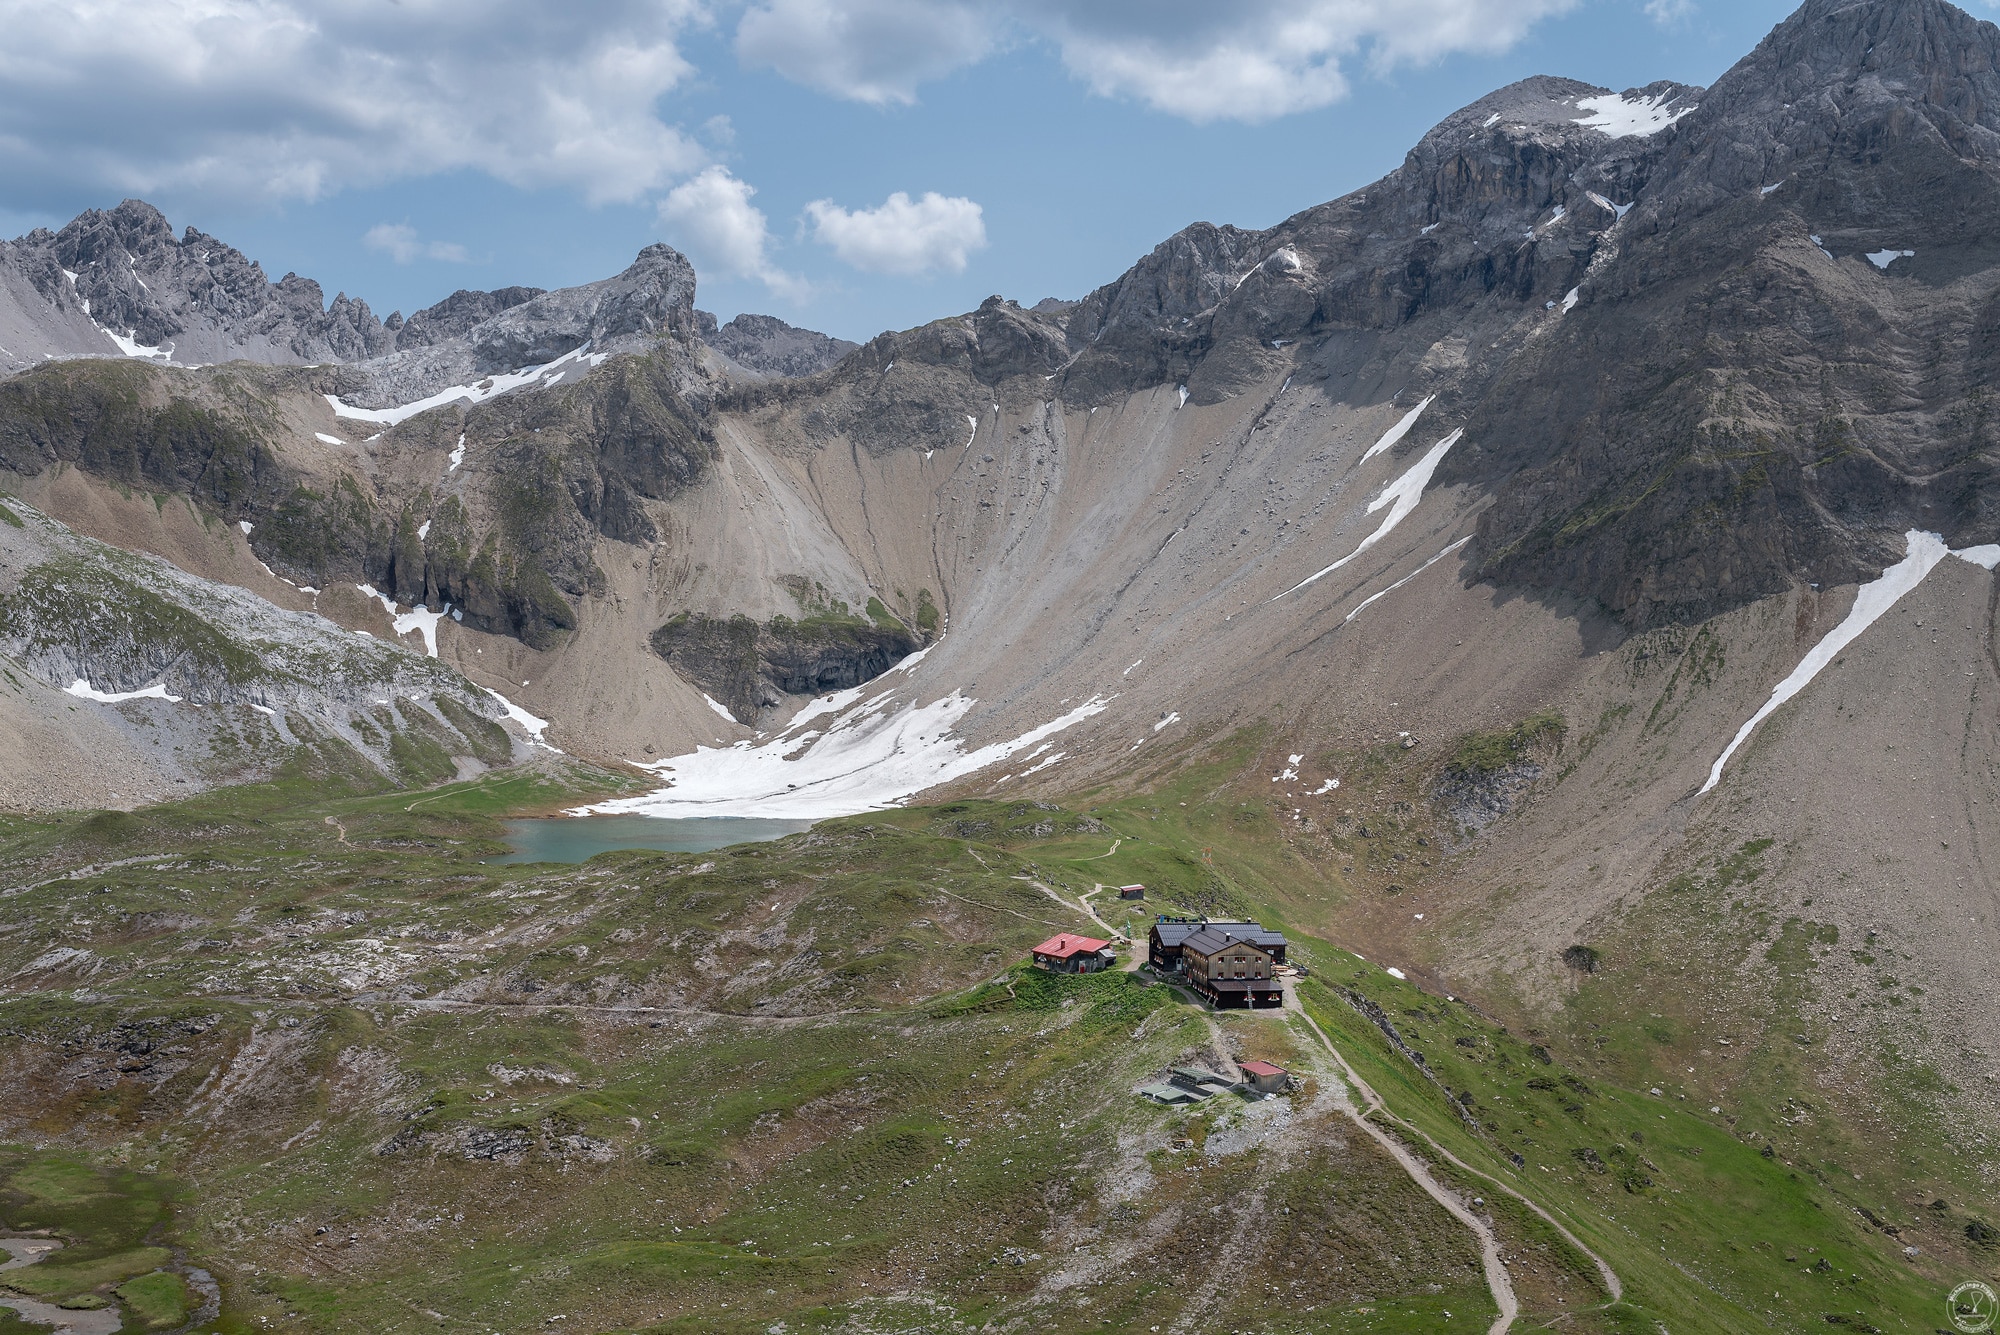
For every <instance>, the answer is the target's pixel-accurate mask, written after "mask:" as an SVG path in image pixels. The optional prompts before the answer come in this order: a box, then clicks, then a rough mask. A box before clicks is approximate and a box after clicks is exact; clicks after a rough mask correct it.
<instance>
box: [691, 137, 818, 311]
mask: <svg viewBox="0 0 2000 1335" xmlns="http://www.w3.org/2000/svg"><path fill="white" fill-rule="evenodd" d="M756 193H757V188H756V187H755V186H753V185H751V184H750V183H749V182H748V181H742V180H738V179H737V178H736V177H735V176H733V175H731V174H730V171H729V169H728V168H727V167H709V168H707V169H706V170H704V171H703V172H702V173H701V174H700V175H698V176H695V177H693V178H692V179H690V180H687V181H683V182H682V183H681V184H679V185H677V186H675V187H674V188H673V189H672V190H670V191H668V192H667V197H666V198H665V199H663V200H661V201H660V210H659V212H660V225H661V227H662V228H664V229H665V231H666V234H667V239H668V240H669V241H671V242H673V243H674V244H675V245H677V246H679V247H680V248H681V249H682V250H684V251H686V252H687V253H688V254H689V255H690V256H692V257H693V258H694V262H695V267H696V269H697V270H701V269H707V270H709V271H710V272H712V273H723V274H728V275H730V276H732V277H736V278H755V279H758V280H759V281H761V282H762V283H764V284H765V285H766V286H767V287H769V288H770V289H771V290H772V291H774V292H777V293H779V294H781V295H784V296H789V297H794V298H796V297H801V296H803V295H804V294H805V290H806V285H805V283H804V282H803V281H802V280H801V279H799V278H798V277H796V276H795V275H792V274H788V273H786V272H784V271H783V270H782V269H779V268H778V267H777V266H776V265H775V264H773V263H772V262H771V258H770V253H769V252H770V247H771V229H770V225H769V222H768V220H767V219H766V218H765V217H764V211H763V210H762V209H760V208H758V207H757V206H756V205H754V204H752V203H751V202H750V196H752V195H754V194H756Z"/></svg>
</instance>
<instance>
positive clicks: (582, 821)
mask: <svg viewBox="0 0 2000 1335" xmlns="http://www.w3.org/2000/svg"><path fill="white" fill-rule="evenodd" d="M811 828H812V822H811V821H809V820H761V819H758V818H755V817H749V816H693V817H687V818H684V819H675V818H669V817H665V816H555V817H549V818H545V819H538V820H510V821H508V822H507V842H508V843H509V844H512V845H513V847H514V851H513V852H512V853H509V854H508V855H507V856H506V857H504V858H494V859H492V861H494V862H582V861H583V860H584V859H586V858H592V857H596V856H597V855H598V854H599V853H611V852H615V851H617V850H618V849H621V848H650V849H654V850H656V851H658V852H662V853H706V852H708V851H709V850H710V849H712V848H727V847H728V846H729V845H731V844H749V843H760V842H762V841H764V840H767V839H782V838H784V837H785V836H786V835H788V834H797V833H799V831H801V830H809V829H811Z"/></svg>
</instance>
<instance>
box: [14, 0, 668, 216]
mask: <svg viewBox="0 0 2000 1335" xmlns="http://www.w3.org/2000/svg"><path fill="white" fill-rule="evenodd" d="M703 12H704V11H703V9H702V5H701V0H597V3H594V4H593V5H592V6H591V7H590V12H589V21H588V22H583V21H580V20H579V18H578V15H577V13H576V11H574V10H572V9H570V8H568V7H566V6H559V5H548V4H543V3H540V2H539V0H429V2H428V3H422V4H380V3H373V2H371V0H324V2H309V0H0V32H5V33H6V34H7V38H6V41H5V42H0V179H4V180H6V181H7V182H8V186H9V193H10V194H11V195H12V196H13V197H14V198H13V200H12V202H14V203H15V204H16V205H26V204H29V203H33V202H38V201H39V199H41V198H52V197H54V196H56V195H59V194H61V193H62V192H64V191H66V190H74V189H76V188H78V187H83V188H86V189H89V190H92V191H96V192H101V193H107V194H113V195H115V194H118V193H123V194H137V195H150V194H157V193H161V192H171V193H179V194H182V195H187V194H199V195H202V196H205V197H208V198H211V199H213V198H231V199H245V200H257V199H265V200H272V199H287V198H297V199H307V200H310V199H315V198H318V197H320V196H323V195H326V194H328V193H330V192H333V191H335V190H339V189H341V188H343V187H347V186H365V185H373V184H379V183H382V182H386V181H392V180H397V179H401V178H406V177H411V176H419V175H428V174H431V173H436V172H442V171H451V170H463V169H468V168H469V169H473V170H478V171H483V172H487V173H490V174H491V175H493V176H495V177H497V178H499V179H500V180H502V181H506V182H508V183H510V184H514V185H519V186H526V187H545V186H559V187H568V188H572V189H577V190H580V191H581V192H582V193H583V194H585V195H586V196H587V197H589V198H590V199H591V200H593V201H600V202H603V201H616V200H630V199H636V198H640V197H643V196H645V195H647V194H649V193H652V192H654V191H657V190H658V189H661V188H663V187H664V186H666V185H667V184H669V183H671V182H672V181H674V180H676V179H679V178H680V177H682V176H685V175H686V174H687V173H688V172H689V171H691V170H694V169H695V168H696V167H698V166H699V165H701V163H702V162H703V161H704V160H705V158H704V155H703V153H702V152H701V150H700V149H699V148H698V147H697V146H696V145H695V144H694V143H693V142H692V141H690V140H689V139H688V138H687V137H686V136H685V135H683V134H681V133H680V132H679V131H677V130H675V129H673V128H672V127H670V126H668V125H666V124H665V123H663V122H662V121H661V120H660V119H659V116H658V114H657V110H656V106H655V103H656V102H657V100H658V99H659V98H660V97H661V96H662V95H663V94H665V93H667V92H669V91H670V90H672V89H673V88H675V87H676V86H678V85H679V84H681V83H682V82H683V81H684V80H685V79H686V78H687V77H688V76H689V75H690V74H691V73H692V67H691V66H690V65H689V64H688V62H687V61H686V60H685V59H684V58H683V56H682V55H681V52H680V49H679V47H678V46H677V45H676V40H677V38H678V36H679V35H680V34H681V33H682V32H683V31H684V30H685V29H686V28H688V27H689V26H690V25H692V24H695V23H699V22H702V21H703Z"/></svg>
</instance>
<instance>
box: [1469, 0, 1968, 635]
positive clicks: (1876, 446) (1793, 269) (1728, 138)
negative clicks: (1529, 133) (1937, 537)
mask: <svg viewBox="0 0 2000 1335" xmlns="http://www.w3.org/2000/svg"><path fill="white" fill-rule="evenodd" d="M1996 63H2000V29H1996V28H1995V27H1994V26H1993V25H1991V24H1987V23H1981V22H1979V21H1977V20H1975V19H1972V18H1970V17H1969V16H1968V15H1966V14H1964V13H1962V12H1960V11H1958V10H1956V9H1953V8H1952V7H1950V6H1948V5H1943V4H1937V3H1934V2H1930V0H1885V2H1882V3H1867V4H1862V3H1852V2H1849V0H1814V2H1813V3H1810V4H1808V5H1806V6H1805V7H1804V8H1802V9H1800V10H1799V11H1798V12H1797V13H1796V14H1794V15H1793V16H1792V17H1791V18H1789V19H1787V20H1786V21H1785V22H1784V23H1783V24H1781V25H1779V27H1778V28H1777V29H1776V30H1775V31H1774V32H1773V33H1772V34H1771V35H1770V37H1769V38H1767V39H1766V40H1765V42H1764V43H1763V44H1762V45H1760V46H1759V47H1758V48H1757V50H1756V51H1755V52H1753V53H1752V54H1751V55H1750V56H1748V57H1746V58H1745V59H1744V61H1742V62H1741V63H1740V64H1739V65H1737V66H1736V67H1735V68H1734V69H1732V70H1731V71H1730V72H1729V73H1728V74H1727V75H1725V76H1724V77H1723V78H1722V79H1720V80H1718V81H1717V84H1716V86H1715V87H1714V88H1713V89H1711V90H1709V91H1708V92H1707V93H1706V94H1705V95H1704V96H1703V98H1702V104H1701V106H1700V108H1699V109H1698V110H1696V111H1694V112H1692V113H1691V114H1689V115H1688V116H1687V117H1686V119H1684V120H1683V121H1681V122H1679V123H1678V124H1677V125H1676V126H1675V127H1674V130H1673V132H1672V134H1671V136H1670V137H1669V138H1668V139H1667V140H1666V141H1664V144H1663V149H1662V151H1661V152H1660V154H1659V155H1658V159H1657V161H1655V162H1653V163H1652V164H1650V165H1649V167H1648V169H1647V171H1646V173H1645V178H1644V180H1643V181H1641V182H1639V183H1638V187H1637V189H1636V190H1635V192H1634V193H1633V194H1632V195H1631V196H1630V197H1629V198H1630V200H1631V202H1632V209H1631V214H1630V216H1629V217H1627V218H1625V219H1624V220H1623V221H1622V222H1621V223H1619V224H1618V225H1617V227H1616V228H1615V230H1614V231H1613V232H1612V233H1611V238H1610V239H1611V241H1612V243H1613V244H1612V245H1611V246H1610V247H1609V248H1608V249H1607V250H1606V252H1605V253H1604V254H1603V255H1602V256H1601V258H1600V261H1599V262H1597V263H1596V264H1595V265H1594V266H1593V267H1592V268H1591V269H1590V271H1589V273H1588V275H1587V277H1585V278H1583V279H1582V280H1581V286H1580V289H1579V295H1578V299H1577V303H1576V306H1575V309H1574V310H1573V311H1572V312H1569V313H1568V314H1567V315H1566V316H1565V318H1564V319H1563V320H1562V321H1561V322H1559V323H1557V324H1555V325H1554V326H1553V327H1552V328H1551V330H1550V331H1549V333H1548V335H1547V336H1546V337H1545V338H1543V339H1542V340H1540V341H1539V342H1538V343H1537V344H1536V345H1535V346H1533V347H1532V348H1530V349H1528V350H1526V351H1525V353H1524V355H1522V356H1520V357H1518V358H1516V359H1514V361H1513V362H1512V364H1511V365H1509V366H1508V367H1507V368H1506V370H1505V371H1504V372H1503V373H1502V374H1501V375H1499V376H1498V377H1496V379H1495V383H1494V384H1493V386H1492V388H1491V390H1490V391H1489V392H1488V393H1487V394H1486V395H1485V396H1484V399H1483V402H1482V403H1481V405H1480V406H1479V408H1478V409H1477V410H1476V411H1475V412H1474V413H1473V415H1472V416H1471V419H1470V423H1469V431H1470V433H1472V434H1473V435H1475V436H1476V437H1477V438H1478V439H1479V440H1480V442H1481V444H1482V447H1483V448H1482V452H1481V453H1480V454H1479V455H1478V456H1477V457H1474V456H1469V455H1468V456H1466V457H1465V458H1463V459H1462V460H1461V461H1460V474H1461V475H1466V476H1474V475H1484V476H1486V477H1490V478H1492V479H1493V481H1494V486H1495V504H1494V506H1493V508H1492V509H1491V510H1490V511H1488V513H1487V514H1486V515H1485V516H1484V517H1483V519H1482V521H1481V524H1480V537H1479V544H1478V546H1479V549H1480V553H1481V566H1480V568H1481V572H1482V574H1483V575H1484V576H1485V577H1487V578H1491V579H1497V580H1500V581H1503V582H1507V583H1517V584H1524V585H1530V586H1535V587H1541V588H1552V589H1560V590H1564V591H1568V592H1574V593H1579V594H1584V595H1586V596H1588V597H1590V598H1593V599H1595V600H1596V601H1598V602H1600V603H1602V604H1604V605H1605V606H1607V607H1610V608H1612V609H1614V610H1616V611H1617V612H1618V613H1619V614H1620V615H1621V616H1623V617H1624V618H1625V619H1626V620H1627V621H1628V623H1631V624H1635V625H1644V624H1650V623H1653V622H1657V621H1661V620H1689V621H1692V620H1700V619H1702V618H1705V617H1707V616H1710V615H1713V614H1714V613H1715V612H1717V611H1719V610H1722V609H1725V608H1728V607H1733V606H1739V605H1741V604H1742V603H1744V602H1746V601H1749V600H1750V599H1753V598H1756V597H1760V596H1764V595H1768V594H1771V593H1774V592H1777V591H1780V590H1782V589H1785V588H1788V587H1791V586H1793V585H1795V584H1803V583H1814V584H1825V585H1831V584H1840V583H1845V582H1848V581H1852V580H1856V579H1860V578H1864V577H1866V576H1868V575H1870V574H1872V573H1873V572H1875V571H1879V570H1881V569H1882V568H1883V567H1884V566H1885V565H1887V564H1889V563H1890V562H1891V561H1893V560H1894V559H1896V557H1898V556H1899V555H1900V554H1901V534H1902V532H1903V530H1905V529H1907V528H1911V527H1916V528H1921V529H1926V530H1935V531H1938V532H1941V533H1943V534H1944V536H1945V538H1946V540H1947V541H1948V542H1949V543H1950V544H1951V545H1953V546H1966V545H1971V544H1976V543H1982V542H1991V541H1993V540H1994V538H1995V537H1996V536H2000V514H1996V513H1995V491H1994V477H1993V470H1994V467H1995V460H1994V459H1993V457H1992V455H1991V451H1992V448H1993V446H1994V445H1995V444H1996V443H2000V435H1997V434H1996V425H1995V424H1994V422H1993V420H1992V411H1991V408H1990V407H1989V404H1988V396H1989V395H1990V394H1991V392H1992V386H1993V385H1994V384H1995V383H1996V379H1997V378H2000V339H1996V337H1995V336H1994V334H1993V330H1994V328H1995V319H1996V316H2000V74H1996Z"/></svg>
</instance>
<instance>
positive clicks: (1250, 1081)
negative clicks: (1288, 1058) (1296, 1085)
mask: <svg viewBox="0 0 2000 1335" xmlns="http://www.w3.org/2000/svg"><path fill="white" fill-rule="evenodd" d="M1238 1069H1240V1070H1241V1071H1242V1072H1243V1083H1244V1084H1246V1085H1248V1086H1250V1088H1252V1089H1254V1090H1256V1091H1257V1092H1258V1093H1259V1094H1282V1093H1284V1092H1285V1081H1286V1080H1287V1079H1289V1078H1290V1077H1289V1075H1288V1073H1287V1072H1286V1070H1285V1068H1284V1067H1282V1066H1273V1065H1271V1063H1269V1062H1264V1061H1250V1062H1242V1063H1240V1064H1239V1068H1238Z"/></svg>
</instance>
